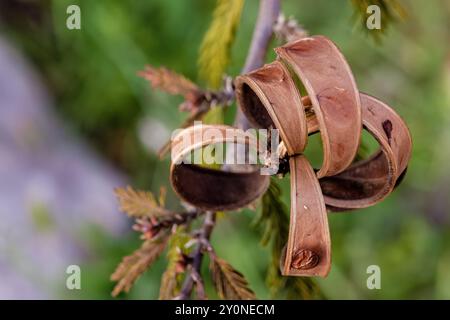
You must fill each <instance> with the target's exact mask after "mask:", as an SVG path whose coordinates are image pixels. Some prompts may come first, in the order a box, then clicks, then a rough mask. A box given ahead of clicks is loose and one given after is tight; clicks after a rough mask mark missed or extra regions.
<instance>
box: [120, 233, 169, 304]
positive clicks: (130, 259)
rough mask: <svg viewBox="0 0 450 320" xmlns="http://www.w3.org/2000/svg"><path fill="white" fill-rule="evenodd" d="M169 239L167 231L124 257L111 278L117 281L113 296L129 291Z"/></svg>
mask: <svg viewBox="0 0 450 320" xmlns="http://www.w3.org/2000/svg"><path fill="white" fill-rule="evenodd" d="M167 240H168V234H167V233H166V234H165V235H164V236H162V237H159V238H156V239H151V240H146V241H144V242H143V243H142V246H141V247H140V248H139V249H137V250H136V251H135V252H133V253H132V254H131V255H129V256H126V257H124V258H123V259H122V262H121V263H120V264H119V265H118V266H117V268H116V270H115V271H114V273H113V274H112V275H111V280H112V281H116V282H117V284H116V286H115V287H114V290H113V292H112V295H113V297H116V296H117V295H118V294H120V293H121V292H122V291H124V292H128V291H129V290H130V289H131V287H132V286H133V284H134V282H135V281H136V280H137V279H138V278H139V276H141V275H142V274H143V273H144V272H145V271H146V270H147V269H148V268H149V267H150V265H151V264H152V263H153V262H154V261H155V260H156V259H157V258H158V257H159V256H160V255H161V253H162V252H163V251H164V248H165V247H166V244H167Z"/></svg>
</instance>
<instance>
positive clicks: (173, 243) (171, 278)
mask: <svg viewBox="0 0 450 320" xmlns="http://www.w3.org/2000/svg"><path fill="white" fill-rule="evenodd" d="M185 229H186V228H184V227H182V226H180V227H178V228H177V231H176V232H175V233H174V234H173V235H172V237H171V238H170V242H169V249H168V250H167V259H168V260H169V262H168V264H167V268H166V271H164V274H163V275H162V278H161V287H160V290H159V299H160V300H170V299H173V298H174V297H175V296H177V295H178V292H179V290H180V288H181V283H182V279H183V274H182V273H179V272H178V270H177V265H178V263H179V261H180V259H181V254H182V253H184V254H187V253H188V252H187V250H186V249H185V245H186V243H187V242H188V241H189V240H190V239H191V237H190V236H189V235H188V234H187V233H185V231H186V230H185Z"/></svg>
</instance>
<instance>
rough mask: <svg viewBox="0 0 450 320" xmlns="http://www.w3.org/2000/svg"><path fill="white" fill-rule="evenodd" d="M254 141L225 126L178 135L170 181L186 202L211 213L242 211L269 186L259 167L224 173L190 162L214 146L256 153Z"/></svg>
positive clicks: (244, 166)
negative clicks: (224, 145) (228, 146)
mask: <svg viewBox="0 0 450 320" xmlns="http://www.w3.org/2000/svg"><path fill="white" fill-rule="evenodd" d="M252 138H253V137H252V136H249V135H248V134H246V133H245V132H243V131H242V130H238V129H236V128H232V127H228V126H224V125H201V126H193V127H189V128H187V129H184V130H182V131H181V132H179V133H178V135H176V136H175V137H174V138H173V139H172V164H171V169H170V181H171V184H172V187H173V189H174V190H175V192H176V193H177V194H178V195H179V196H180V198H181V199H183V200H184V201H186V202H187V203H189V204H191V205H193V206H195V207H197V208H200V209H204V210H210V211H219V210H235V209H240V208H242V207H245V206H246V205H248V204H250V203H251V202H253V201H255V200H256V199H257V198H259V197H260V196H261V195H262V194H264V192H265V191H266V190H267V188H268V186H269V176H267V175H261V173H260V166H259V165H257V164H254V165H249V164H242V165H235V166H233V167H228V170H227V171H224V170H219V168H217V169H214V168H209V167H205V166H202V165H199V164H198V163H197V164H196V163H195V161H191V160H190V159H189V157H190V156H192V154H193V153H195V152H199V154H200V156H202V148H203V147H208V146H212V145H214V144H225V143H229V144H231V145H233V146H236V147H239V146H240V147H241V149H240V150H242V147H246V148H247V150H248V152H250V150H249V149H250V148H252V149H253V150H255V152H257V148H258V145H257V144H256V142H255V140H254V139H252ZM247 154H248V153H247ZM244 160H245V159H244ZM235 162H237V161H235ZM241 162H245V161H241ZM247 163H248V161H247Z"/></svg>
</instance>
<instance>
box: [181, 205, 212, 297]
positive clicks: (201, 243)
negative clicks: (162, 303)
mask: <svg viewBox="0 0 450 320" xmlns="http://www.w3.org/2000/svg"><path fill="white" fill-rule="evenodd" d="M215 221H216V213H215V212H210V211H208V212H207V213H206V215H205V220H204V221H203V225H202V227H201V229H200V233H199V235H198V242H197V246H196V248H195V249H194V252H193V254H192V265H191V271H190V272H189V273H188V274H187V275H186V279H185V281H184V283H183V287H182V288H181V291H180V294H179V295H178V296H177V297H176V299H177V300H186V299H189V298H190V297H191V293H192V289H193V288H194V284H195V283H196V282H197V285H198V277H196V275H199V274H200V271H201V270H200V269H201V267H202V261H203V253H204V250H205V243H209V238H210V237H211V233H212V231H213V229H214V225H215ZM201 290H202V289H201V288H200V292H201ZM200 298H202V297H200Z"/></svg>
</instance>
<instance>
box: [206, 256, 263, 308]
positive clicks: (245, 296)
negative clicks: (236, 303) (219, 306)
mask: <svg viewBox="0 0 450 320" xmlns="http://www.w3.org/2000/svg"><path fill="white" fill-rule="evenodd" d="M210 268H211V275H212V278H213V282H214V286H215V288H216V290H217V294H218V295H219V297H220V298H221V299H227V300H251V299H256V296H255V293H254V292H253V291H252V290H251V289H250V288H249V284H248V282H247V280H245V278H244V275H243V274H242V273H240V272H239V271H237V270H236V269H234V268H233V267H232V266H231V265H230V264H229V263H228V262H226V261H225V260H223V259H221V258H219V257H217V256H215V255H212V256H211V267H210Z"/></svg>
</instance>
